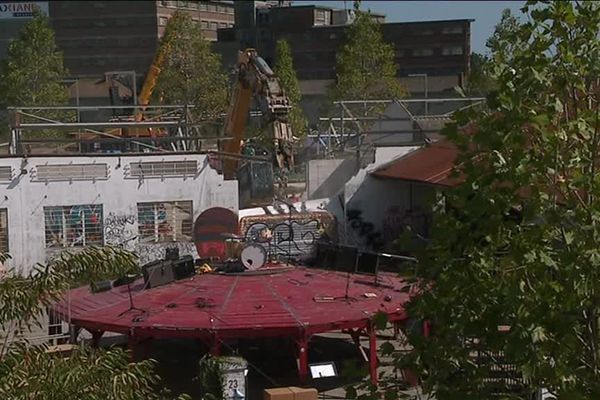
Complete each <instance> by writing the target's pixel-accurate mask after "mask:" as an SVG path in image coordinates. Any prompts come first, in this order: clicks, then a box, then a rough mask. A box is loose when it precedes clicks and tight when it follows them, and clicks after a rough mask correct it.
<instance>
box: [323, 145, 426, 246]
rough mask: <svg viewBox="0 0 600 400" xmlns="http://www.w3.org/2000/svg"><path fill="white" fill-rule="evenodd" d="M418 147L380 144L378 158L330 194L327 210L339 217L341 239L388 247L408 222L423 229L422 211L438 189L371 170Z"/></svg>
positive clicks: (362, 244)
mask: <svg viewBox="0 0 600 400" xmlns="http://www.w3.org/2000/svg"><path fill="white" fill-rule="evenodd" d="M418 148H419V147H418V146H401V147H386V148H378V149H377V150H376V153H375V160H376V161H375V162H374V163H373V164H370V165H369V166H367V167H366V168H363V169H361V170H360V171H359V172H358V173H357V174H356V175H355V176H354V177H352V179H350V180H349V181H348V182H347V183H346V184H345V185H344V188H343V190H342V191H340V192H339V193H338V194H337V195H336V196H333V197H332V198H330V201H329V202H328V204H327V210H328V211H329V212H331V213H332V214H333V215H334V216H335V217H336V219H337V221H338V224H337V229H338V237H339V240H340V242H341V243H344V244H348V245H352V246H357V247H360V248H366V249H388V248H390V247H391V245H392V242H393V240H395V239H396V238H397V237H398V235H399V234H400V232H401V231H402V227H403V226H404V225H406V224H407V223H410V224H414V225H415V226H417V227H418V228H419V229H420V228H421V227H422V225H423V224H424V222H425V221H424V217H423V215H422V213H423V212H424V211H427V208H428V207H429V205H430V204H431V202H432V201H434V199H435V195H436V191H435V189H434V188H433V187H432V186H427V185H419V184H414V183H409V182H405V181H399V180H392V179H380V178H375V177H373V176H371V175H370V174H369V173H370V172H372V171H374V170H375V169H376V168H378V167H380V166H382V165H383V164H385V163H388V162H391V161H393V160H394V159H396V158H399V157H402V156H403V155H405V154H408V153H409V152H411V151H414V150H416V149H418ZM409 210H414V211H415V212H413V213H411V212H409Z"/></svg>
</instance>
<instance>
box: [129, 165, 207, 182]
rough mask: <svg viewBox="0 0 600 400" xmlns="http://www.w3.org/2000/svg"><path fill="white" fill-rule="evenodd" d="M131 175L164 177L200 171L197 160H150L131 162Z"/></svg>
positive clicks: (190, 174) (189, 174)
mask: <svg viewBox="0 0 600 400" xmlns="http://www.w3.org/2000/svg"><path fill="white" fill-rule="evenodd" d="M130 167H131V171H130V174H131V176H135V177H140V178H162V177H167V176H194V175H196V173H197V172H198V163H197V162H196V161H149V162H137V163H131V164H130Z"/></svg>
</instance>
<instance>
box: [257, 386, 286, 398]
mask: <svg viewBox="0 0 600 400" xmlns="http://www.w3.org/2000/svg"><path fill="white" fill-rule="evenodd" d="M263 400H294V392H292V390H291V389H290V388H287V387H284V388H273V389H265V391H264V392H263Z"/></svg>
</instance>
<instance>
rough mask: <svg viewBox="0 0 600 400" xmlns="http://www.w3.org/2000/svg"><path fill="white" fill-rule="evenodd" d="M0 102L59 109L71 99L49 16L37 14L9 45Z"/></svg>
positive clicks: (8, 104) (4, 63)
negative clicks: (59, 106) (64, 81)
mask: <svg viewBox="0 0 600 400" xmlns="http://www.w3.org/2000/svg"><path fill="white" fill-rule="evenodd" d="M1 74H2V80H1V81H0V85H1V87H0V89H1V90H0V93H1V94H0V96H1V98H0V102H1V105H2V106H3V107H8V106H57V105H64V104H66V103H67V102H68V100H69V91H68V88H67V87H66V86H65V84H64V83H63V82H62V80H63V79H64V78H65V77H66V76H67V70H66V69H65V67H64V65H63V54H62V52H61V51H60V50H59V49H58V47H57V46H56V41H55V39H54V31H53V30H52V27H51V26H50V23H49V21H48V17H46V16H45V15H43V14H41V13H37V14H36V15H35V16H34V18H33V19H32V20H31V21H30V22H28V23H27V24H25V25H24V26H23V28H22V29H21V31H20V32H19V35H18V37H17V38H16V39H14V40H13V41H12V42H11V43H10V44H9V46H8V52H7V55H6V59H5V60H4V62H3V63H2V69H1Z"/></svg>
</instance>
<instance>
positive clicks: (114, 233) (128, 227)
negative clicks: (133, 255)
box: [104, 211, 138, 251]
mask: <svg viewBox="0 0 600 400" xmlns="http://www.w3.org/2000/svg"><path fill="white" fill-rule="evenodd" d="M136 224H137V215H136V214H135V213H134V212H133V211H130V212H125V213H114V212H110V213H108V215H107V216H106V218H105V219H104V241H105V243H106V244H107V245H111V246H117V247H122V248H124V249H126V250H131V251H133V249H134V247H135V243H136V241H137V238H138V233H137V226H136Z"/></svg>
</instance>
